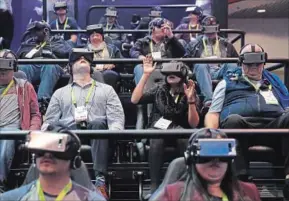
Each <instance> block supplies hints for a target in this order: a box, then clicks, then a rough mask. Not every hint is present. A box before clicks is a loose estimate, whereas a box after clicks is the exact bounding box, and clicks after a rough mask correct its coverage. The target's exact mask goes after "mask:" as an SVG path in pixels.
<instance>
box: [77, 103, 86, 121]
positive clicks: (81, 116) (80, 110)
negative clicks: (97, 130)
mask: <svg viewBox="0 0 289 201" xmlns="http://www.w3.org/2000/svg"><path fill="white" fill-rule="evenodd" d="M87 117H88V112H87V108H86V107H85V106H79V107H76V108H75V112H74V119H75V121H76V122H82V121H87V119H88V118H87Z"/></svg>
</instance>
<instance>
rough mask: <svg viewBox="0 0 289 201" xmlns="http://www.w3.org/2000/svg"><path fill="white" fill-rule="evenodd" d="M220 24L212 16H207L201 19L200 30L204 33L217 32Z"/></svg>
mask: <svg viewBox="0 0 289 201" xmlns="http://www.w3.org/2000/svg"><path fill="white" fill-rule="evenodd" d="M219 31H220V25H219V24H218V22H217V19H216V18H215V17H214V16H207V17H205V18H204V19H203V20H202V32H203V33H204V34H210V33H218V32H219Z"/></svg>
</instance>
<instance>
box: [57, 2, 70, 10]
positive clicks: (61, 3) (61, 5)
mask: <svg viewBox="0 0 289 201" xmlns="http://www.w3.org/2000/svg"><path fill="white" fill-rule="evenodd" d="M61 8H63V9H67V3H66V2H65V1H62V2H56V3H55V4H54V11H57V10H59V9H61Z"/></svg>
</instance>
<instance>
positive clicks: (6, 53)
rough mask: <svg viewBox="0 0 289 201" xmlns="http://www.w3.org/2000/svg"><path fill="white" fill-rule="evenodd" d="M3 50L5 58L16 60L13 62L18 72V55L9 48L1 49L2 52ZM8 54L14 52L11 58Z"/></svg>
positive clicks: (15, 70)
mask: <svg viewBox="0 0 289 201" xmlns="http://www.w3.org/2000/svg"><path fill="white" fill-rule="evenodd" d="M2 51H3V52H4V54H3V56H2V57H3V59H13V60H14V62H13V71H14V72H17V71H18V62H17V55H16V54H15V53H14V52H13V51H11V50H9V49H3V50H0V52H2ZM8 54H12V55H13V58H9V57H8Z"/></svg>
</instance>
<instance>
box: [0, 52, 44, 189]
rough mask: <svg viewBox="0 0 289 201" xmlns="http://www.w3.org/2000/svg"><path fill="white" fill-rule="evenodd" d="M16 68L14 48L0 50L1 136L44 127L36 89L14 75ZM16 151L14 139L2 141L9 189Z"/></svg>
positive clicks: (1, 166)
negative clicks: (9, 173) (11, 168)
mask: <svg viewBox="0 0 289 201" xmlns="http://www.w3.org/2000/svg"><path fill="white" fill-rule="evenodd" d="M16 71H17V60H16V58H15V54H14V53H13V52H12V51H10V50H2V51H0V135H1V131H19V130H38V129H40V127H41V115H40V113H39V107H38V102H37V95H36V92H35V91H34V88H33V86H32V85H31V84H30V83H29V82H27V81H26V80H23V79H19V78H15V77H14V72H16ZM14 153H15V141H14V140H0V188H5V183H6V180H7V176H8V172H9V169H10V166H11V163H12V160H13V157H14Z"/></svg>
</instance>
